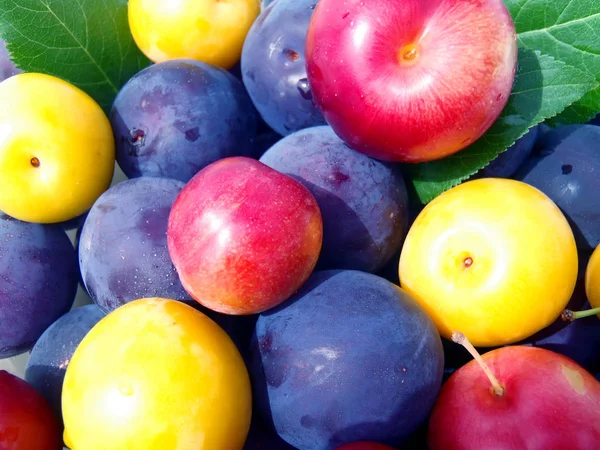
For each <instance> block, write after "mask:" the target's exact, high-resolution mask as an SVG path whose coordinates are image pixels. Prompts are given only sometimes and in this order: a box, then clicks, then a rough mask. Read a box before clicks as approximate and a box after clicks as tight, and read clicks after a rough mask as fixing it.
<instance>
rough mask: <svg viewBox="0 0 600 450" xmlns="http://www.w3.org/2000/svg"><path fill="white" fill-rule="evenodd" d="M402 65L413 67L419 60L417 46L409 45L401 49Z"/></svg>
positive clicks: (399, 55) (399, 54)
mask: <svg viewBox="0 0 600 450" xmlns="http://www.w3.org/2000/svg"><path fill="white" fill-rule="evenodd" d="M398 57H399V60H400V64H402V65H413V64H415V63H416V62H417V60H418V59H419V49H418V47H417V45H416V44H408V45H405V46H404V47H402V48H401V49H400V52H399V53H398Z"/></svg>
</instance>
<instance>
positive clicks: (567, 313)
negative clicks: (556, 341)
mask: <svg viewBox="0 0 600 450" xmlns="http://www.w3.org/2000/svg"><path fill="white" fill-rule="evenodd" d="M596 314H600V308H593V309H586V310H584V311H571V310H570V309H565V310H564V311H563V312H562V314H561V315H560V317H561V318H562V320H564V321H565V322H573V321H574V320H577V319H583V318H584V317H590V316H595V315H596Z"/></svg>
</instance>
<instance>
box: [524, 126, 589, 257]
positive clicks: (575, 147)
mask: <svg viewBox="0 0 600 450" xmlns="http://www.w3.org/2000/svg"><path fill="white" fill-rule="evenodd" d="M515 178H516V179H517V180H521V181H523V182H525V183H528V184H530V185H532V186H534V187H536V188H538V189H539V190H541V191H542V192H544V193H545V194H546V195H547V196H548V197H550V198H551V199H552V200H553V201H554V202H555V203H556V204H557V205H558V206H559V207H560V209H561V210H562V211H563V213H564V214H565V216H566V217H567V219H568V220H569V223H570V225H571V228H572V229H573V232H574V234H575V240H576V241H577V247H578V248H579V249H580V250H583V251H588V252H589V251H591V250H593V249H594V248H596V246H597V245H598V244H600V195H598V193H599V192H600V127H597V126H594V125H567V126H563V127H560V128H556V129H554V130H551V131H548V132H547V133H546V134H545V135H544V136H543V138H542V142H540V146H539V150H537V151H536V152H534V154H533V155H532V156H531V157H530V158H529V159H528V160H527V161H526V162H525V164H523V166H521V168H520V169H519V171H518V172H517V173H516V174H515Z"/></svg>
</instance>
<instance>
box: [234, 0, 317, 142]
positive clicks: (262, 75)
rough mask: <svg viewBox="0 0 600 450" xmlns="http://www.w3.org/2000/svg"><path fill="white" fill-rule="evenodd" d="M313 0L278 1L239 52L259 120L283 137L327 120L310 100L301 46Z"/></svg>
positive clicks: (243, 74) (252, 29) (313, 5)
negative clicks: (260, 118)
mask: <svg viewBox="0 0 600 450" xmlns="http://www.w3.org/2000/svg"><path fill="white" fill-rule="evenodd" d="M316 4H317V0H277V1H276V2H274V3H272V4H271V5H270V6H269V7H267V8H266V9H265V10H264V11H263V12H262V13H261V14H260V16H258V18H257V19H256V21H255V22H254V24H253V25H252V27H251V28H250V31H249V32H248V36H247V37H246V41H245V43H244V48H243V50H242V60H241V62H242V78H243V80H244V85H245V86H246V89H247V90H248V93H249V94H250V98H252V101H253V102H254V106H256V109H257V110H258V112H259V113H260V114H261V116H262V118H263V119H264V121H265V122H266V123H267V124H268V125H269V126H270V127H271V128H273V130H275V131H276V132H278V133H279V134H281V135H282V136H285V135H288V134H290V133H292V132H294V131H298V130H301V129H303V128H308V127H312V126H317V125H324V124H326V122H325V119H324V118H323V114H322V113H321V111H320V110H319V109H318V108H317V107H316V106H315V104H314V103H313V100H312V92H311V89H310V86H309V83H308V78H307V75H306V66H305V59H304V47H305V40H306V33H307V31H308V25H309V23H310V19H311V17H312V13H313V10H314V8H315V6H316Z"/></svg>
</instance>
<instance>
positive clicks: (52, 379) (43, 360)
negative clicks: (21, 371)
mask: <svg viewBox="0 0 600 450" xmlns="http://www.w3.org/2000/svg"><path fill="white" fill-rule="evenodd" d="M103 317H104V312H103V311H102V310H101V309H100V308H98V307H97V306H96V305H86V306H82V307H81V308H76V309H74V310H72V311H70V312H68V313H67V314H65V315H64V316H62V317H61V318H60V319H58V320H57V321H56V322H54V323H53V324H52V325H51V326H50V327H49V328H48V329H47V330H46V331H45V332H44V334H42V336H41V337H40V338H39V339H38V341H37V342H36V344H35V345H34V346H33V349H32V350H31V356H30V357H29V360H28V362H27V367H26V369H25V380H27V382H28V383H29V384H31V385H32V386H33V387H34V388H36V389H37V391H38V392H39V393H40V394H42V395H43V396H44V398H45V399H46V400H47V401H48V403H49V404H50V406H51V407H52V409H53V410H54V413H55V414H56V417H58V418H62V413H61V394H62V385H63V380H64V378H65V372H66V371H67V367H68V366H69V361H70V360H71V358H72V357H73V353H75V349H77V346H78V345H79V343H80V342H81V341H82V340H83V338H84V337H85V336H86V335H87V334H88V332H89V331H90V330H91V329H92V328H93V327H94V325H96V324H97V323H98V322H99V321H100V320H101V319H102V318H103Z"/></svg>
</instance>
